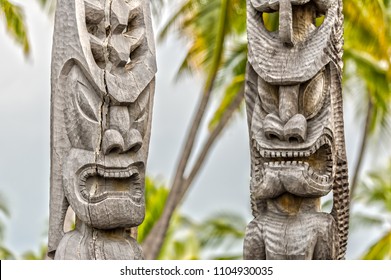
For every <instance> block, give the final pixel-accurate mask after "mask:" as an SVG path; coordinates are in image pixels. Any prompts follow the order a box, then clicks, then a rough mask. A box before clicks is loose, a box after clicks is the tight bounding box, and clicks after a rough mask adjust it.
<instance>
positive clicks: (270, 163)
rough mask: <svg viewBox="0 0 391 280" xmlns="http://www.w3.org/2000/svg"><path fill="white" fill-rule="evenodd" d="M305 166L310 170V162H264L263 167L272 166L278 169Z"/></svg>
mask: <svg viewBox="0 0 391 280" xmlns="http://www.w3.org/2000/svg"><path fill="white" fill-rule="evenodd" d="M292 165H293V166H304V167H305V168H306V169H308V168H309V164H308V162H305V161H269V162H264V163H263V166H271V167H273V166H274V167H277V166H292Z"/></svg>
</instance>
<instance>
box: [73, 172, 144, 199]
mask: <svg viewBox="0 0 391 280" xmlns="http://www.w3.org/2000/svg"><path fill="white" fill-rule="evenodd" d="M79 182H80V185H79V186H80V194H81V195H82V197H83V198H84V200H85V201H86V202H88V203H98V202H101V201H103V200H104V199H106V198H108V197H110V198H123V197H129V198H130V199H131V201H132V202H134V203H135V204H138V205H139V206H140V205H141V202H142V195H143V187H142V186H141V178H140V174H139V173H138V168H137V167H136V166H130V167H128V168H125V169H124V168H120V169H118V168H117V169H116V168H107V167H103V166H98V165H96V166H93V165H92V166H87V167H85V168H83V169H82V171H81V172H80V175H79Z"/></svg>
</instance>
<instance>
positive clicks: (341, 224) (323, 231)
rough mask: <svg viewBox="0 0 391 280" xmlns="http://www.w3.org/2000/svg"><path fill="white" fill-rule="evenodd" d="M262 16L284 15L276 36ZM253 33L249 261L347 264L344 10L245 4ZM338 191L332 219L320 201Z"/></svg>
mask: <svg viewBox="0 0 391 280" xmlns="http://www.w3.org/2000/svg"><path fill="white" fill-rule="evenodd" d="M264 13H279V27H278V30H276V31H269V30H267V29H266V28H265V26H264V24H263V14H264ZM321 16H324V19H323V22H322V23H321V24H320V25H319V26H317V25H316V18H317V17H321ZM247 32H248V44H249V49H248V66H247V78H246V107H247V118H248V126H249V133H250V145H251V178H252V179H251V184H250V188H251V190H250V191H251V203H252V210H253V215H254V220H253V221H252V222H251V223H250V224H249V225H248V227H247V231H246V237H245V242H244V258H245V259H343V258H344V255H345V251H346V245H347V235H348V219H349V189H348V178H347V173H348V171H347V162H346V153H345V144H344V128H343V112H342V96H341V94H342V88H341V76H342V73H341V72H342V45H343V37H342V36H343V16H342V1H341V0H247ZM330 191H332V194H333V209H332V212H331V213H330V214H329V213H323V212H321V209H320V198H321V197H323V196H325V195H327V194H328V193H329V192H330Z"/></svg>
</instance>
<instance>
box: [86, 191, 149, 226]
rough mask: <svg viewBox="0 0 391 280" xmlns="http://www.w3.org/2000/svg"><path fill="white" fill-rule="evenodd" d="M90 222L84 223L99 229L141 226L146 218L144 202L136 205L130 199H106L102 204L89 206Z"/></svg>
mask: <svg viewBox="0 0 391 280" xmlns="http://www.w3.org/2000/svg"><path fill="white" fill-rule="evenodd" d="M88 211H89V213H88V214H89V221H84V222H86V223H87V224H89V225H90V226H92V227H94V228H98V229H111V228H117V227H125V228H127V227H135V226H138V225H140V224H141V223H142V222H143V220H144V216H145V206H144V201H143V203H140V204H139V205H135V204H134V202H133V201H132V200H131V199H130V198H129V197H127V198H121V199H118V198H106V199H105V200H104V201H102V202H100V203H94V204H89V205H88Z"/></svg>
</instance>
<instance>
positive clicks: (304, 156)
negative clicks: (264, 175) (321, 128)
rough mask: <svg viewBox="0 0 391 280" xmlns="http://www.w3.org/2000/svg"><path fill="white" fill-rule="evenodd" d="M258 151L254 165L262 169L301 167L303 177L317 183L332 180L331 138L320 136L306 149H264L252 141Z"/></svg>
mask: <svg viewBox="0 0 391 280" xmlns="http://www.w3.org/2000/svg"><path fill="white" fill-rule="evenodd" d="M254 145H255V147H256V149H257V151H258V152H259V156H258V157H257V158H256V165H257V166H260V165H263V167H264V169H266V168H271V169H302V170H303V171H304V172H303V174H304V175H305V177H307V179H308V178H310V179H312V180H313V181H315V182H316V183H319V184H329V183H330V182H331V181H332V178H333V177H332V173H333V157H332V149H331V140H330V139H329V138H328V137H327V136H321V137H320V138H319V139H318V140H317V141H316V142H315V144H313V145H312V146H311V147H310V148H308V149H306V150H300V151H294V150H290V151H288V150H279V151H276V150H264V149H262V148H261V147H260V146H259V144H258V143H257V142H256V141H254Z"/></svg>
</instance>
